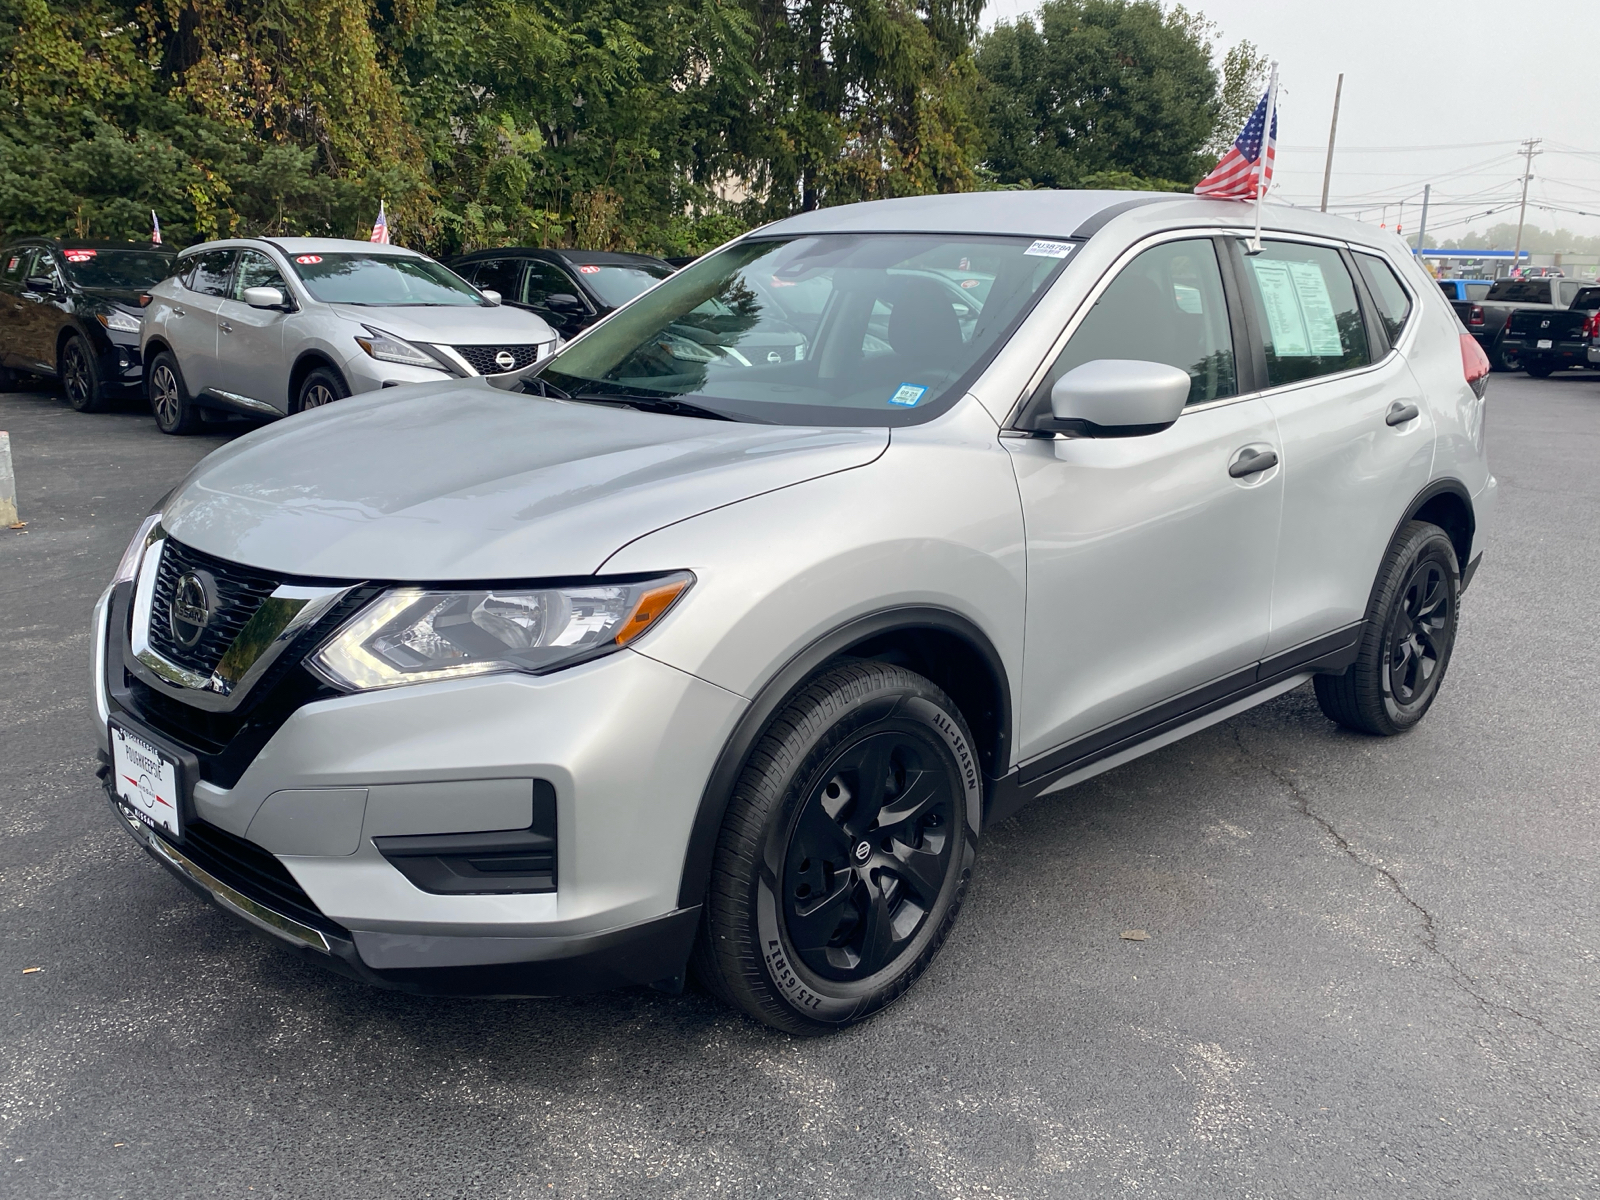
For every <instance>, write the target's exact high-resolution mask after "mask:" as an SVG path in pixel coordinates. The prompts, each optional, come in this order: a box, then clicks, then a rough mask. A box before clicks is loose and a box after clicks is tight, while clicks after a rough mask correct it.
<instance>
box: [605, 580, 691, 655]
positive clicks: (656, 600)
mask: <svg viewBox="0 0 1600 1200" xmlns="http://www.w3.org/2000/svg"><path fill="white" fill-rule="evenodd" d="M690 582H691V581H690V580H688V579H669V580H668V581H667V582H666V583H663V584H662V585H661V586H660V587H653V588H651V589H650V590H649V591H648V592H646V593H645V594H644V595H642V596H640V597H639V602H638V603H637V604H635V605H634V606H633V611H632V612H631V613H629V614H628V619H627V620H626V621H624V622H623V623H622V628H621V629H620V630H618V631H617V645H619V646H626V645H627V644H628V643H629V642H631V641H633V639H634V638H636V637H638V636H639V635H640V634H642V633H643V632H644V631H645V630H646V629H649V628H650V626H652V625H654V624H655V623H656V621H657V620H659V619H660V618H661V617H662V616H664V615H665V614H666V611H667V609H669V608H671V607H672V605H673V603H674V602H675V601H676V600H677V599H678V597H679V596H681V595H683V593H684V592H686V591H687V590H688V589H689V584H690Z"/></svg>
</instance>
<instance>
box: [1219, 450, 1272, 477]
mask: <svg viewBox="0 0 1600 1200" xmlns="http://www.w3.org/2000/svg"><path fill="white" fill-rule="evenodd" d="M1277 465H1278V452H1277V451H1276V450H1257V449H1255V448H1254V447H1253V446H1246V447H1245V448H1244V449H1243V450H1241V451H1239V453H1237V454H1235V455H1234V456H1233V461H1232V462H1231V463H1229V464H1228V474H1229V475H1231V476H1232V477H1233V478H1235V479H1243V478H1244V477H1245V476H1246V475H1259V474H1260V473H1261V472H1262V471H1270V470H1271V469H1272V468H1273V467H1275V466H1277Z"/></svg>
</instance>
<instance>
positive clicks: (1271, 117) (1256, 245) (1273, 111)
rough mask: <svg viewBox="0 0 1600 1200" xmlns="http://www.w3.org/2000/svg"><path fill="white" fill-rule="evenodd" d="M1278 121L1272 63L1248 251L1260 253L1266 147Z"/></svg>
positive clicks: (1275, 65)
mask: <svg viewBox="0 0 1600 1200" xmlns="http://www.w3.org/2000/svg"><path fill="white" fill-rule="evenodd" d="M1277 121H1278V64H1277V63H1273V64H1272V80H1271V82H1270V83H1268V84H1267V120H1266V123H1265V124H1264V125H1263V126H1262V128H1261V153H1260V155H1259V156H1258V158H1257V159H1256V233H1255V236H1254V237H1253V238H1251V239H1250V253H1251V254H1260V253H1261V199H1262V197H1263V196H1265V195H1266V194H1267V147H1268V146H1270V145H1271V144H1272V127H1273V126H1274V125H1275V124H1277Z"/></svg>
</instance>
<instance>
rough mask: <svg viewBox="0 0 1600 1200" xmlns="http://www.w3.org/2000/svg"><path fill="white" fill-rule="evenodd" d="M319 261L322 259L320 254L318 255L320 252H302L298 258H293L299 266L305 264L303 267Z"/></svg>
mask: <svg viewBox="0 0 1600 1200" xmlns="http://www.w3.org/2000/svg"><path fill="white" fill-rule="evenodd" d="M321 261H322V255H320V254H302V255H300V256H299V257H298V258H296V259H295V262H297V263H299V264H300V265H301V266H305V267H309V266H311V265H312V264H313V263H319V262H321Z"/></svg>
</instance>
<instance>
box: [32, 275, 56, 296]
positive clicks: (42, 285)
mask: <svg viewBox="0 0 1600 1200" xmlns="http://www.w3.org/2000/svg"><path fill="white" fill-rule="evenodd" d="M28 290H29V291H30V292H38V293H40V294H41V295H45V296H48V295H49V294H50V293H51V292H53V291H55V290H56V281H55V280H54V279H52V278H50V276H48V275H33V276H30V277H29V278H28Z"/></svg>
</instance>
